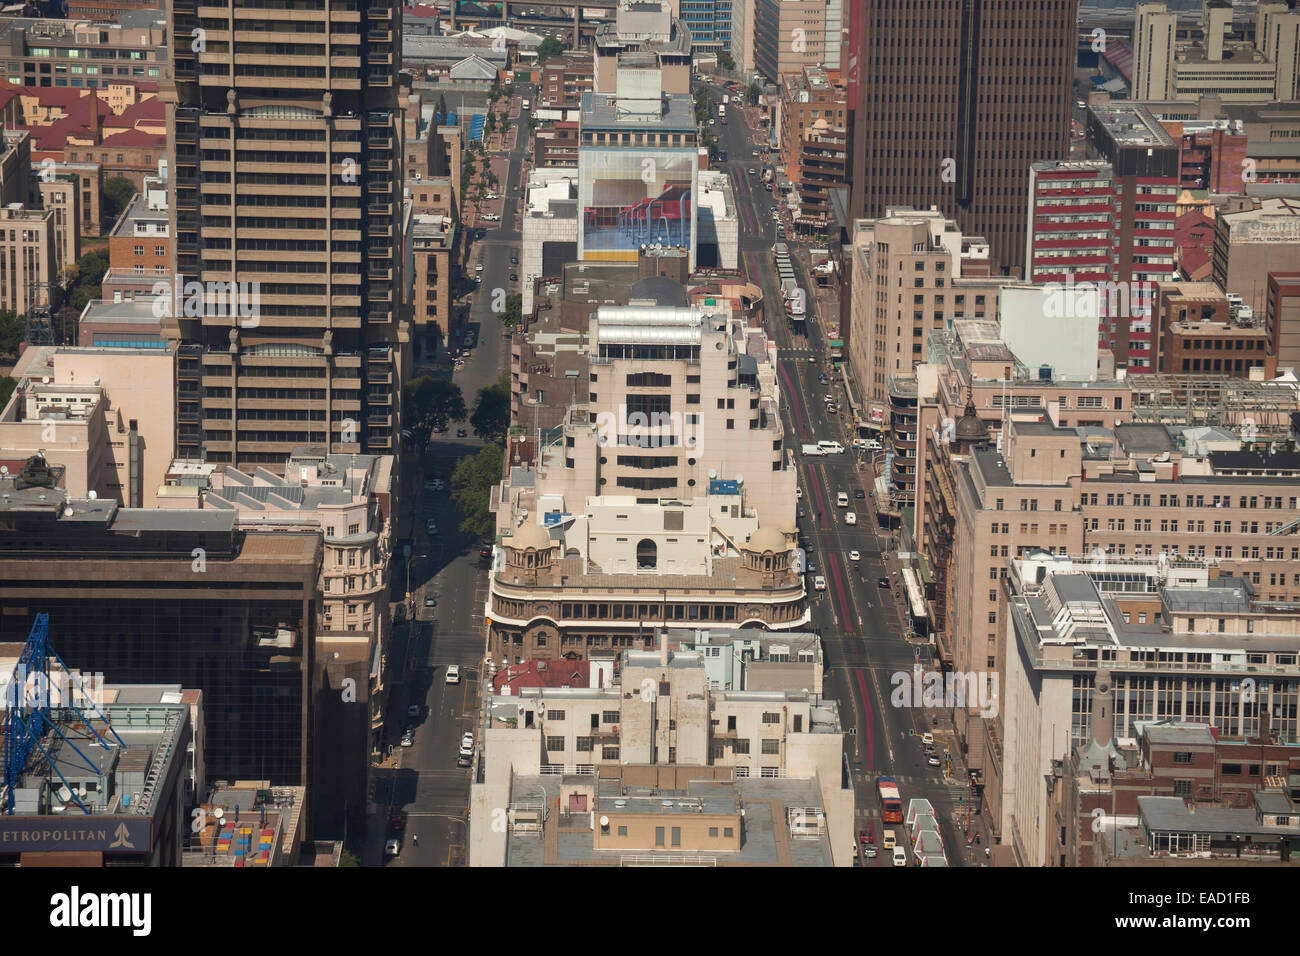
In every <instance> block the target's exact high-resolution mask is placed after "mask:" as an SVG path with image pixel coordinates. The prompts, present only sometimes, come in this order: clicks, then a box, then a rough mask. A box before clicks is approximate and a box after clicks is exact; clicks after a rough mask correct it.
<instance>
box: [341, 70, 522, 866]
mask: <svg viewBox="0 0 1300 956" xmlns="http://www.w3.org/2000/svg"><path fill="white" fill-rule="evenodd" d="M522 95H524V96H530V95H533V91H532V90H531V89H530V90H529V92H527V93H523V94H522ZM523 122H524V123H525V124H526V122H527V116H526V114H525V117H524V119H523ZM526 145H527V137H519V138H518V140H517V142H516V144H515V149H514V151H513V152H512V153H511V155H510V173H509V178H508V181H507V182H506V183H505V184H504V185H505V186H506V190H505V192H504V193H503V195H505V197H506V212H505V214H504V215H503V216H502V220H503V222H505V223H513V220H514V207H515V204H516V203H517V202H518V201H519V196H518V193H517V192H516V188H517V186H518V184H519V171H520V164H521V161H522V158H523V156H524V153H525V150H526ZM519 239H520V237H519V234H518V232H516V231H514V230H513V229H512V228H503V229H502V230H498V231H495V232H493V231H489V232H488V233H487V235H486V236H485V237H484V238H483V239H481V240H478V241H477V242H474V243H473V245H472V247H471V249H470V252H469V255H468V257H467V271H468V272H469V273H470V274H473V271H474V264H475V263H477V262H479V261H482V262H483V272H482V276H483V282H482V284H481V285H480V286H479V288H478V289H477V291H475V292H473V293H472V294H471V295H470V296H469V299H468V302H467V304H466V309H467V314H468V320H469V325H470V327H471V328H474V329H476V330H477V332H478V344H477V346H476V347H475V348H474V349H473V350H472V351H471V352H470V353H469V355H468V356H467V358H466V362H465V366H464V367H463V368H461V369H459V370H454V371H453V370H452V368H451V366H450V364H449V362H448V360H447V356H445V355H443V354H439V355H438V356H437V357H436V358H435V359H433V360H432V361H429V362H427V363H425V364H423V365H422V366H421V367H420V369H419V373H422V374H435V375H444V376H445V375H450V376H451V377H452V380H453V381H454V382H455V383H456V384H457V385H459V386H460V387H461V391H462V392H463V394H464V396H465V404H466V406H467V408H468V409H469V410H471V411H472V410H473V404H474V398H475V396H476V395H477V393H478V390H479V389H480V388H482V387H483V386H485V385H490V384H492V383H493V382H495V381H496V380H497V378H498V377H499V376H500V374H501V370H502V368H503V363H504V359H505V356H506V346H507V342H506V339H505V338H504V337H503V336H502V329H503V326H502V323H501V317H500V314H499V312H497V311H494V305H495V304H497V303H498V302H499V300H500V298H501V297H499V296H497V295H495V294H494V293H495V290H498V289H502V290H505V289H509V291H517V288H513V287H512V284H511V283H510V282H509V274H510V271H511V266H510V256H511V255H512V254H515V253H517V252H518V248H519ZM514 285H517V284H514ZM452 347H453V348H455V347H456V341H455V340H454V339H453V342H452ZM460 427H463V428H465V429H466V430H467V432H469V434H468V435H467V437H465V438H459V437H456V430H457V429H458V428H460ZM482 445H483V443H482V442H481V441H479V440H478V439H476V438H474V437H473V433H472V431H471V430H470V429H469V426H468V423H465V422H459V423H458V422H453V423H452V424H451V428H450V429H449V430H448V432H447V433H446V434H444V435H440V436H435V438H434V440H433V442H432V443H431V445H430V448H429V452H428V455H427V456H426V459H425V462H424V464H425V465H427V466H428V467H429V469H430V470H431V473H436V474H441V475H442V476H444V477H447V476H449V475H450V474H451V470H452V469H453V468H454V467H455V463H456V462H457V461H459V460H460V459H461V458H463V457H465V456H467V455H472V454H475V453H476V452H477V451H478V450H479V449H480V448H481V447H482ZM409 457H410V458H411V459H415V460H413V461H411V462H410V464H411V466H412V467H410V468H408V469H407V470H406V471H405V472H404V474H403V480H404V482H406V489H407V491H406V494H405V495H404V496H403V500H405V501H409V502H414V503H415V510H414V513H413V514H412V515H410V516H404V519H405V520H404V524H405V527H406V528H407V529H409V530H404V531H403V534H404V535H408V536H409V537H410V538H411V540H412V546H413V554H414V556H415V560H414V561H413V563H412V565H411V569H410V574H411V590H412V591H413V596H414V601H415V609H416V611H415V613H416V623H415V626H414V628H413V629H408V628H399V629H397V631H398V633H397V634H395V638H394V643H393V664H392V668H391V673H392V674H393V689H392V693H391V694H390V706H389V714H388V726H389V728H390V734H391V737H392V741H391V742H392V743H394V744H397V742H398V738H400V736H401V732H402V730H403V729H404V728H406V727H408V726H410V727H413V728H414V742H413V744H412V746H410V747H405V748H403V747H400V746H397V747H396V748H395V751H394V754H395V756H396V758H397V759H396V764H397V766H395V767H394V768H392V769H388V768H385V769H384V770H381V771H379V772H378V773H377V774H376V777H377V780H376V786H375V798H374V802H375V804H376V806H377V807H378V812H377V813H376V814H375V815H374V819H373V820H372V821H371V825H370V827H369V828H368V835H369V839H368V841H367V853H366V862H367V863H370V864H372V865H374V864H378V863H380V862H381V861H383V862H384V863H385V865H388V866H463V865H466V863H467V858H466V830H467V828H468V805H469V787H470V780H469V771H468V770H466V769H462V768H458V767H457V766H456V757H457V754H458V752H459V749H460V738H461V735H462V734H463V733H465V732H466V731H471V732H473V733H474V736H475V742H476V743H480V742H481V737H482V728H481V727H479V726H477V715H478V702H479V699H480V684H479V681H480V674H479V671H480V668H481V666H482V663H483V657H484V650H485V637H484V633H483V604H484V600H485V598H486V594H487V572H486V569H485V567H484V566H483V565H482V562H481V561H480V559H479V547H480V545H481V542H480V541H479V540H478V539H477V538H474V537H473V536H471V535H466V534H463V533H462V532H461V531H460V530H459V528H458V524H459V520H460V515H459V514H458V511H457V509H456V507H455V505H454V504H453V503H452V502H451V501H450V500H449V498H448V496H447V493H446V492H445V491H443V492H426V491H425V490H424V489H423V482H424V480H425V474H427V473H429V472H428V471H426V472H425V473H421V471H420V465H421V462H419V460H418V457H417V456H409ZM429 517H432V518H433V519H434V521H435V522H436V524H437V527H438V531H437V533H436V534H432V535H431V534H429V533H428V532H427V530H426V526H425V522H426V519H427V518H429ZM406 573H407V572H406V567H405V565H404V564H403V565H402V566H401V567H400V568H398V570H397V571H396V573H395V578H396V577H397V575H399V574H400V576H401V584H400V585H397V586H396V587H395V590H397V591H401V590H404V588H405V586H406V585H405V579H406ZM396 584H397V582H396V581H395V585H396ZM430 596H432V597H433V599H434V600H435V601H436V606H435V607H432V608H426V607H425V601H426V598H428V597H430ZM450 664H456V665H458V666H459V668H460V674H461V682H460V683H459V684H447V683H446V672H447V666H448V665H450ZM411 704H416V705H417V706H419V707H420V716H419V717H415V718H411V717H408V716H407V707H408V706H410V705H411ZM394 815H396V816H399V817H401V819H402V822H403V826H404V829H403V830H402V831H401V832H390V830H391V825H390V820H391V818H392V817H393V816H394ZM381 836H382V839H381ZM395 836H397V837H400V838H401V840H402V846H401V852H400V854H399V855H398V856H397V857H395V858H386V857H384V855H383V846H382V842H383V841H384V840H388V839H391V838H393V837H395ZM416 837H418V839H419V843H418V845H417V844H416V841H415V838H416Z"/></svg>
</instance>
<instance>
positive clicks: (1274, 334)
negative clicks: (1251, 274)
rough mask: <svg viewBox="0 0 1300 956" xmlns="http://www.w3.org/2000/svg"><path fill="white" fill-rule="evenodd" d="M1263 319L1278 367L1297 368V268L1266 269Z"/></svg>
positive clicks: (1299, 331)
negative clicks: (1270, 270)
mask: <svg viewBox="0 0 1300 956" xmlns="http://www.w3.org/2000/svg"><path fill="white" fill-rule="evenodd" d="M1267 299H1268V301H1267V303H1266V307H1265V314H1264V322H1265V324H1266V325H1267V326H1268V334H1269V341H1270V345H1269V351H1270V352H1272V353H1273V354H1274V355H1275V356H1277V367H1278V368H1295V369H1300V272H1270V273H1269V274H1268V297H1267Z"/></svg>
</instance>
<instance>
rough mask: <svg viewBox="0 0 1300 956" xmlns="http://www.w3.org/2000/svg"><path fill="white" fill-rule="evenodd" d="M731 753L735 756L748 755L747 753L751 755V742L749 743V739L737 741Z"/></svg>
mask: <svg viewBox="0 0 1300 956" xmlns="http://www.w3.org/2000/svg"><path fill="white" fill-rule="evenodd" d="M731 752H732V753H734V754H747V753H749V741H748V740H747V739H741V740H737V741H736V742H735V743H734V744H733V745H732V747H731Z"/></svg>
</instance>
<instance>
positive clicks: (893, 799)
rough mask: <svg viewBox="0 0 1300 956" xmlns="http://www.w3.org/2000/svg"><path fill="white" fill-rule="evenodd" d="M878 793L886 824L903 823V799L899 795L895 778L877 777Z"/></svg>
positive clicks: (881, 815)
mask: <svg viewBox="0 0 1300 956" xmlns="http://www.w3.org/2000/svg"><path fill="white" fill-rule="evenodd" d="M876 791H877V792H878V793H879V794H880V817H881V819H882V820H884V821H885V822H886V823H902V822H903V798H902V797H900V796H899V795H898V784H896V783H895V782H894V778H893V777H877V778H876Z"/></svg>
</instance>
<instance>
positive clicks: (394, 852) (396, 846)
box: [384, 840, 402, 856]
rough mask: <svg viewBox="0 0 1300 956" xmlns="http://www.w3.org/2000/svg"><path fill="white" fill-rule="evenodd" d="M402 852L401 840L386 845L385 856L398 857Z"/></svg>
mask: <svg viewBox="0 0 1300 956" xmlns="http://www.w3.org/2000/svg"><path fill="white" fill-rule="evenodd" d="M401 852H402V841H401V840H389V841H388V842H387V843H385V844H384V856H398V855H399V854H400V853H401Z"/></svg>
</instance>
